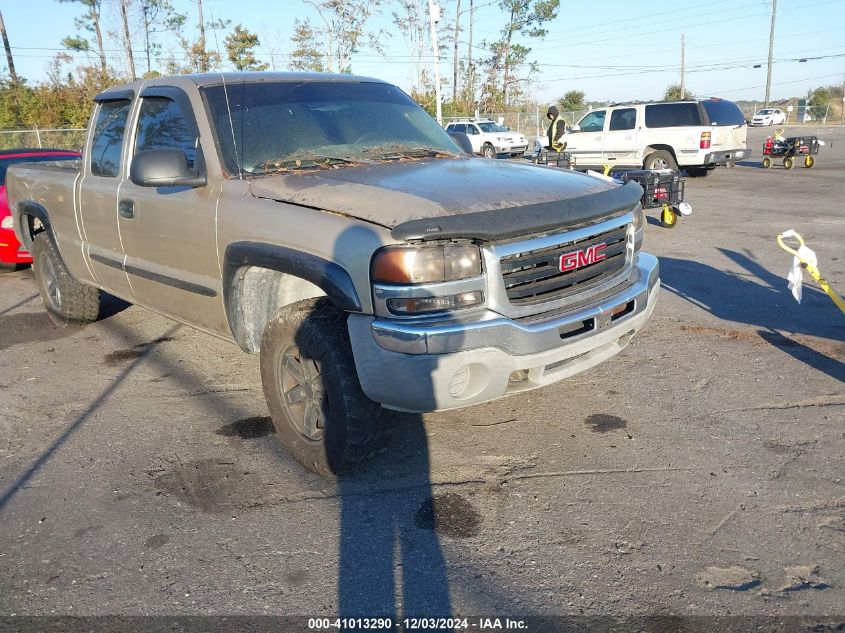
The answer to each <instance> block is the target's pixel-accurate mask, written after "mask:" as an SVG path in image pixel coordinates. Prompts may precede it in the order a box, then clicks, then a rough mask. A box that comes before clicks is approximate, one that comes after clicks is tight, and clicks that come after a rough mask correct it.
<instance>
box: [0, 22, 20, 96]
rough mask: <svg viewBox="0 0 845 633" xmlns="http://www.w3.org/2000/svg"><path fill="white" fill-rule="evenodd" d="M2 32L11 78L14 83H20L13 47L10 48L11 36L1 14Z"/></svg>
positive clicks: (0, 27) (0, 28) (0, 29)
mask: <svg viewBox="0 0 845 633" xmlns="http://www.w3.org/2000/svg"><path fill="white" fill-rule="evenodd" d="M0 32H2V34H3V47H4V48H5V49H6V62H7V64H8V65H9V76H10V77H11V78H12V82H13V83H18V74H17V73H16V72H15V60H14V59H13V58H12V47H11V46H9V36H8V35H7V34H6V23H5V22H3V14H2V13H0Z"/></svg>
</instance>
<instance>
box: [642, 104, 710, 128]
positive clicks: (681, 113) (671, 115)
mask: <svg viewBox="0 0 845 633" xmlns="http://www.w3.org/2000/svg"><path fill="white" fill-rule="evenodd" d="M689 125H704V123H703V122H702V120H701V114H700V113H699V111H698V104H697V103H655V104H654V105H647V106H646V107H645V126H646V127H685V126H689Z"/></svg>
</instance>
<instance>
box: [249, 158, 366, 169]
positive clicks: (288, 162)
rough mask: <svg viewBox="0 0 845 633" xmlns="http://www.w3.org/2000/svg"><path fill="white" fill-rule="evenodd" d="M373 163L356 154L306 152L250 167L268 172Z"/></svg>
mask: <svg viewBox="0 0 845 633" xmlns="http://www.w3.org/2000/svg"><path fill="white" fill-rule="evenodd" d="M373 163H375V161H374V160H371V159H369V158H359V157H356V156H330V155H327V154H307V155H301V156H300V155H293V154H292V155H290V156H285V157H284V158H272V159H270V160H266V161H264V162H263V163H258V164H257V165H255V166H254V167H253V168H252V172H253V173H264V174H269V173H273V172H279V171H296V170H298V169H327V168H329V167H335V166H337V165H339V164H343V165H355V164H365V165H371V164H373Z"/></svg>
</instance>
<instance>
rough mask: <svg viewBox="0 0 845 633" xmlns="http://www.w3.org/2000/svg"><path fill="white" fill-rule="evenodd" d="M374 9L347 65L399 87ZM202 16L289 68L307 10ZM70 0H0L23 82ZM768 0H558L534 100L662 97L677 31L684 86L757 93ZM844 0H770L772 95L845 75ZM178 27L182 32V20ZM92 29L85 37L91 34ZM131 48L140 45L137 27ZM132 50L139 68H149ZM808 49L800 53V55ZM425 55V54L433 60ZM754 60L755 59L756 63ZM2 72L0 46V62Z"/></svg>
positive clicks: (277, 0)
mask: <svg viewBox="0 0 845 633" xmlns="http://www.w3.org/2000/svg"><path fill="white" fill-rule="evenodd" d="M456 2H457V0H440V4H441V6H442V10H443V13H444V17H446V18H448V19H450V21H454V16H455V11H456ZM469 2H470V0H461V9H462V11H463V15H462V17H461V23H462V26H464V27H466V26H467V24H468V17H469V15H468V12H467V11H466V9H467V8H468V5H469ZM384 3H385V7H386V9H385V10H383V14H384V15H382V16H381V17H377V18H374V19H373V21H372V23H371V26H372V27H373V28H374V29H378V28H381V29H385V30H386V31H388V32H393V33H394V35H393V36H392V37H387V38H383V40H382V42H383V45H384V49H385V55H384V56H382V55H379V54H377V53H375V52H373V51H371V50H367V49H362V50H361V51H360V52H359V53H358V54H357V55H355V56H354V57H353V60H352V70H353V72H354V73H355V74H359V75H367V76H371V77H378V78H380V79H384V80H387V81H390V82H392V83H395V84H397V85H399V86H400V87H402V88H404V89H406V90H408V89H410V85H411V77H412V69H413V67H412V63H411V60H410V56H409V53H408V50H407V46H406V44H405V42H404V41H403V40H402V38H401V36H400V35H399V34H398V32H397V30H396V28H395V26H393V25H391V20H390V17H389V16H390V8H389V6H390V4H391V0H384ZM103 4H104V7H105V8H104V12H105V16H104V20H105V24H106V28H107V30H111V31H114V32H117V30H118V22H117V8H116V7H117V0H103ZM173 4H174V6H175V7H176V8H177V10H179V11H180V12H183V13H186V14H188V15H189V20H190V27H189V29H193V32H194V33H195V24H196V13H197V8H196V4H195V2H194V1H192V0H173ZM474 5H475V7H476V8H475V20H474V30H473V44H474V47H473V48H474V52H473V57H474V58H475V59H476V60H478V59H480V58H483V57H484V56H485V55H486V54H487V52H486V50H485V43H484V40H487V41H492V40H494V39H495V38H497V37H498V35H499V30H500V29H501V28H502V26H503V24H504V17H503V15H502V12H501V11H500V10H499V9H498V7H497V4H496V2H495V1H491V0H474ZM203 7H204V12H205V18H206V20H211V19H223V20H227V19H228V20H231V21H232V25H235V24H239V23H240V24H242V25H243V26H244V27H245V28H247V29H249V30H250V31H252V32H255V33H257V34H258V35H259V37H260V39H261V46H260V47H259V48H258V49H257V53H258V57H259V59H260V60H261V61H267V62H271V61H272V62H273V63H274V64H275V66H276V68H277V69H278V70H287V67H286V64H287V59H288V58H287V55H288V54H289V53H290V51H291V49H292V48H293V46H292V44H291V42H290V35H291V34H292V32H293V21H294V19H295V18H299V19H302V18H306V17H310V18H311V20H312V22H314V23H317V22H318V20H319V18H317V16H316V12H315V11H314V9H313V8H312V7H310V6H308V5H307V4H305V3H304V2H303V1H302V0H270V1H268V0H237V1H233V0H203ZM80 9H81V6H80V5H78V4H76V3H75V2H69V3H60V2H58V1H57V0H0V11H2V13H3V18H4V21H5V24H6V29H7V31H8V33H9V39H10V42H11V46H12V52H13V55H14V60H15V67H16V69H17V71H18V74H19V75H22V76H24V77H26V78H27V79H28V80H29V81H30V82H38V81H43V80H45V79H46V77H47V74H46V70H47V64H48V62H49V59H50V58H51V57H52V56H53V55H55V54H56V52H58V51H60V50H61V48H62V46H61V40H62V38H64V37H65V36H67V35H74V34H77V33H78V30H77V29H76V27H75V26H74V17H75V16H77V15H79V14H80V13H81V10H80ZM771 10H772V3H771V0H700V1H699V2H694V3H686V2H684V3H681V2H676V1H667V0H650V1H643V0H627V1H626V0H605V1H604V2H583V1H581V2H573V1H572V0H562V2H561V9H560V11H559V14H558V16H557V18H556V19H555V20H553V21H552V22H549V23H548V24H547V25H546V28H547V29H548V31H549V34H548V35H547V37H545V38H542V39H540V38H535V39H530V38H523V39H522V40H520V42H521V43H523V44H524V45H526V46H529V47H530V48H531V49H532V51H531V53H530V55H529V59H530V60H536V61H537V63H538V66H539V73H537V74H535V75H534V77H533V79H532V80H531V81H530V82H527V83H526V84H525V88H526V91H527V93H528V94H529V95H531V96H533V97H534V98H536V99H537V100H538V101H539V102H541V103H545V102H552V101H554V100H555V99H557V98H558V97H560V96H562V95H563V94H564V93H566V92H567V91H568V90H581V91H584V92H585V93H586V95H587V100H588V101H627V100H651V99H659V98H661V97H662V95H663V92H664V90H665V88H666V87H667V86H668V85H670V84H672V83H678V82H679V79H680V58H681V36H682V35H683V36H684V38H685V41H686V49H685V50H686V55H685V57H686V60H685V61H686V70H687V73H686V82H685V83H686V86H687V88H688V90H690V91H692V92H693V93H694V94H695V95H697V96H718V97H724V98H727V99H732V100H753V101H760V100H762V99H763V96H764V93H765V85H766V63H767V57H768V45H769V30H770V27H771ZM843 31H845V0H779V2H778V6H777V18H776V28H775V48H774V64H773V66H772V89H771V95H772V99H773V100H775V99H783V98H789V97H795V96H803V95H806V94H807V92H808V91H809V90H811V89H813V88H816V87H818V86H823V85H833V84H836V85H841V84H842V83H843V81H844V80H845V37H843ZM186 32H187V31H186ZM225 35H226V32H217V33H216V40H215V33H209V35H208V46H209V48H212V49H213V48H217V47H218V46H219V49H220V50H223V38H224V37H225ZM89 39H92V40H93V38H92V37H90V36H89ZM135 39H136V41H135V43H134V45H133V49H135V50H136V51H140V50H141V49H142V48H143V46H142V45H141V38H140V37H136V38H135ZM160 39H161V43H162V45H163V47H164V50H165V51H167V50H176V48H177V47H176V43H175V40H174V39H173V37H172V36H170V35H168V34H164V35H163V36H160ZM468 40H469V34H468V31H467V30H464V31H463V32H462V33H461V35H460V37H459V43H460V44H459V46H460V48H459V51H460V53H459V54H460V55H461V56H463V57H465V56H466V51H467V46H468ZM107 47H108V48H109V49H110V51H109V53H108V54H109V56H110V61H113V62H114V64H115V65H116V66H120V65H122V64H124V59H123V55H122V53H121V52H120V51H119V40H118V39H116V38H115V39H112V40H111V43H110V44H107ZM142 57H143V54H142V53H140V52H139V53H136V63H137V66H138V70H139V72H143V71H144V70H145V69H146V68H145V66H146V64H145V62H144V61H143V60H142V59H141V58H142ZM802 58H803V59H806V60H807V61H805V62H800V61H798V60H799V59H802ZM451 60H452V51H451V49H449V50H447V51H444V52H443V60H442V62H441V73H442V75H443V77H444V82H443V83H444V94H446V95H448V94H449V92H450V90H451V76H452V64H451ZM432 62H433V57H432V56H428V57H427V58H426V60H425V63H426V64H428V65H429V68H433V65H432ZM755 64H760V65H761V67H760V68H754V67H753V66H754V65H755ZM0 68H2V71H3V72H4V73H6V71H7V69H6V60H5V56H3V57H2V64H0Z"/></svg>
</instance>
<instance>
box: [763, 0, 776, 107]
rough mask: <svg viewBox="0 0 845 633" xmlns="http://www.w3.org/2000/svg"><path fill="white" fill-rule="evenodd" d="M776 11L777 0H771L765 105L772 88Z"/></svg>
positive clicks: (767, 102)
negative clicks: (770, 28)
mask: <svg viewBox="0 0 845 633" xmlns="http://www.w3.org/2000/svg"><path fill="white" fill-rule="evenodd" d="M777 11H778V0H772V30H771V31H769V69H768V70H767V71H766V105H765V106H763V107H765V108H768V107H769V95H770V93H771V90H772V53H773V52H774V50H775V16H777Z"/></svg>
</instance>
